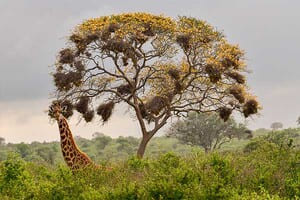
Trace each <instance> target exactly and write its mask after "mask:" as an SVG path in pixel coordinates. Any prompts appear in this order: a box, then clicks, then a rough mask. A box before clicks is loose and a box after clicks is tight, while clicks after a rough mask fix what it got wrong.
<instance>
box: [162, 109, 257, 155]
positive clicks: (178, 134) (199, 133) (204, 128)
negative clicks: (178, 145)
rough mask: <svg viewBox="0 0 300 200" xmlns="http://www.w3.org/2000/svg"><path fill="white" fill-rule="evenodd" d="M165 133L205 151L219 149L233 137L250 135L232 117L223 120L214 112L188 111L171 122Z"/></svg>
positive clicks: (248, 136) (249, 136)
mask: <svg viewBox="0 0 300 200" xmlns="http://www.w3.org/2000/svg"><path fill="white" fill-rule="evenodd" d="M167 135H168V136H170V137H175V138H177V139H179V141H181V142H182V143H184V144H189V145H193V146H200V147H203V148H204V149H205V151H206V152H207V151H212V150H214V149H220V147H221V146H222V145H223V144H224V143H226V142H230V141H231V139H233V138H238V139H241V138H251V137H252V133H251V131H250V130H248V129H247V127H246V126H245V125H244V124H237V123H236V122H235V120H234V119H233V118H229V119H228V120H227V121H226V122H224V121H223V120H221V119H220V118H219V117H218V115H217V114H215V113H199V114H198V113H190V114H189V116H188V117H187V118H185V119H184V120H179V121H177V122H176V123H174V124H172V126H171V128H170V129H169V131H168V134H167Z"/></svg>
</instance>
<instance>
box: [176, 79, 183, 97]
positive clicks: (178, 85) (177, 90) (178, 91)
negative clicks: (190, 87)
mask: <svg viewBox="0 0 300 200" xmlns="http://www.w3.org/2000/svg"><path fill="white" fill-rule="evenodd" d="M174 86H175V87H174V93H175V94H180V93H181V92H182V90H183V86H182V84H181V83H180V82H179V81H175V83H174Z"/></svg>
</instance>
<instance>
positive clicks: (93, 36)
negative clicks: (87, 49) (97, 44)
mask: <svg viewBox="0 0 300 200" xmlns="http://www.w3.org/2000/svg"><path fill="white" fill-rule="evenodd" d="M98 39H99V35H98V34H96V33H91V34H88V35H87V36H86V38H85V43H86V44H90V43H91V42H93V41H96V40H98Z"/></svg>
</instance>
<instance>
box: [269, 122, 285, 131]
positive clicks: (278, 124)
mask: <svg viewBox="0 0 300 200" xmlns="http://www.w3.org/2000/svg"><path fill="white" fill-rule="evenodd" d="M281 128H283V124H282V123H281V122H273V123H272V124H271V129H272V130H278V129H281Z"/></svg>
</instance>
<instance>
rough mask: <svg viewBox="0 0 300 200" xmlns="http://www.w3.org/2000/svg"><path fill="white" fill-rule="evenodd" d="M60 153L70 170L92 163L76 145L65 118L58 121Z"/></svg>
mask: <svg viewBox="0 0 300 200" xmlns="http://www.w3.org/2000/svg"><path fill="white" fill-rule="evenodd" d="M58 126H59V132H60V142H61V149H62V154H63V157H64V160H65V162H66V163H67V165H68V166H69V167H70V168H71V169H72V170H77V169H80V168H82V167H85V166H88V165H93V162H92V160H91V159H90V158H89V157H88V156H87V155H86V154H85V153H83V152H82V151H80V149H79V148H78V146H77V145H76V143H75V141H74V139H73V136H72V133H71V131H70V129H69V126H68V123H67V121H66V119H65V118H64V117H63V118H61V119H59V121H58Z"/></svg>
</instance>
